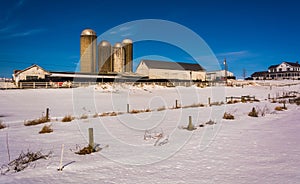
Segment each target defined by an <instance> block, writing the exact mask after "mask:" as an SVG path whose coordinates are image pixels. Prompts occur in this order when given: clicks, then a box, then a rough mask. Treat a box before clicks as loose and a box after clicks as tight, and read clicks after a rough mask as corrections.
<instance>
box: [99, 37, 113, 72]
mask: <svg viewBox="0 0 300 184" xmlns="http://www.w3.org/2000/svg"><path fill="white" fill-rule="evenodd" d="M112 59H113V57H112V47H111V44H110V43H109V42H108V41H105V40H102V41H101V42H100V43H99V45H98V71H99V73H109V72H112V71H113V61H112Z"/></svg>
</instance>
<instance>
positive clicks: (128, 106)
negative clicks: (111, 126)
mask: <svg viewBox="0 0 300 184" xmlns="http://www.w3.org/2000/svg"><path fill="white" fill-rule="evenodd" d="M129 111H130V109H129V104H127V113H129Z"/></svg>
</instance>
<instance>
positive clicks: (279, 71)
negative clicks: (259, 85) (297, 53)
mask: <svg viewBox="0 0 300 184" xmlns="http://www.w3.org/2000/svg"><path fill="white" fill-rule="evenodd" d="M251 77H252V78H253V79H255V80H262V79H274V80H281V79H300V64H299V63H298V61H297V62H295V63H293V62H287V61H284V62H282V63H281V64H278V65H271V66H270V67H269V68H268V71H262V72H255V73H253V74H252V75H251Z"/></svg>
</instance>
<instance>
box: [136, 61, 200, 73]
mask: <svg viewBox="0 0 300 184" xmlns="http://www.w3.org/2000/svg"><path fill="white" fill-rule="evenodd" d="M142 63H144V64H145V65H146V66H147V67H148V68H152V69H166V70H189V71H205V69H204V68H203V67H202V66H200V65H199V64H196V63H182V62H170V61H156V60H142V61H141V63H140V64H142Z"/></svg>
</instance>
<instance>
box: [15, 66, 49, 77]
mask: <svg viewBox="0 0 300 184" xmlns="http://www.w3.org/2000/svg"><path fill="white" fill-rule="evenodd" d="M33 67H38V68H40V69H41V70H44V71H45V72H47V73H49V72H48V71H47V70H45V69H44V68H42V67H40V66H39V65H37V64H34V65H31V66H29V67H27V68H25V69H24V70H17V71H16V72H15V75H19V74H20V73H22V72H24V71H26V70H29V69H31V68H33Z"/></svg>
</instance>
